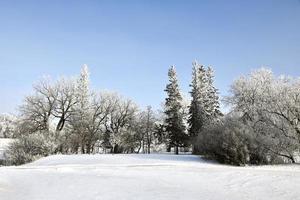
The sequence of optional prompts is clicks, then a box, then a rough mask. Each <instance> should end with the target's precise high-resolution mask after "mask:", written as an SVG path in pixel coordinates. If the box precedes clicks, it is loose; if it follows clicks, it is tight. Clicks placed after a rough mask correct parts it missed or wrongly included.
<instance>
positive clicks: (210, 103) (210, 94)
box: [205, 67, 221, 121]
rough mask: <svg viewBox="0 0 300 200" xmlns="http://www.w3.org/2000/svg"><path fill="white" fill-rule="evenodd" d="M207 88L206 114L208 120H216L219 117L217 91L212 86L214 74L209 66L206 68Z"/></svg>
mask: <svg viewBox="0 0 300 200" xmlns="http://www.w3.org/2000/svg"><path fill="white" fill-rule="evenodd" d="M206 79H207V89H206V100H205V104H206V115H207V118H208V119H209V120H210V121H216V120H218V119H219V117H220V115H221V112H220V103H219V97H218V91H217V89H216V88H215V87H214V80H213V79H214V75H213V70H212V68H211V67H208V69H207V70H206Z"/></svg>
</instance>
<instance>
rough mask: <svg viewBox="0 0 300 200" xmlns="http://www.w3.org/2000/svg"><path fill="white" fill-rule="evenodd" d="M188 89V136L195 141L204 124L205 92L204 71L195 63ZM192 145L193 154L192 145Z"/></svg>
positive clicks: (205, 79)
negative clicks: (189, 95)
mask: <svg viewBox="0 0 300 200" xmlns="http://www.w3.org/2000/svg"><path fill="white" fill-rule="evenodd" d="M190 87H191V88H192V90H191V92H190V94H191V97H192V100H191V105H190V108H189V115H190V116H189V119H188V124H189V136H190V140H191V141H195V138H196V137H197V136H198V134H199V133H200V131H201V129H202V127H203V125H204V123H205V118H206V105H205V100H206V91H207V78H206V71H205V69H204V67H203V66H202V65H199V64H198V63H197V62H196V61H195V62H193V72H192V82H191V84H190ZM192 143H193V142H192ZM192 145H193V152H194V151H195V150H194V144H192Z"/></svg>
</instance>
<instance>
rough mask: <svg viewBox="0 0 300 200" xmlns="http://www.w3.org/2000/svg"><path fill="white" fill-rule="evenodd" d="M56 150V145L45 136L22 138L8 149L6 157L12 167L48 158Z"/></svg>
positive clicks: (31, 135) (33, 135) (37, 135)
mask: <svg viewBox="0 0 300 200" xmlns="http://www.w3.org/2000/svg"><path fill="white" fill-rule="evenodd" d="M53 150H54V143H52V142H51V140H49V138H47V137H45V136H44V135H43V134H37V133H35V134H30V135H26V136H21V137H20V138H18V139H17V140H16V141H14V142H13V143H12V144H11V145H10V146H9V148H8V151H7V154H6V157H7V162H8V163H9V164H11V165H21V164H25V163H28V162H31V161H33V160H36V159H37V158H40V157H43V156H48V155H49V154H51V153H52V152H53Z"/></svg>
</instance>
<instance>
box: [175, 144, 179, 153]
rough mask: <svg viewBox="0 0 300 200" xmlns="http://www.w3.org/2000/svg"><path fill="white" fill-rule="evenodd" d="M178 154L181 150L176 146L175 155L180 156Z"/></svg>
mask: <svg viewBox="0 0 300 200" xmlns="http://www.w3.org/2000/svg"><path fill="white" fill-rule="evenodd" d="M178 153H179V148H178V146H175V154H176V155H178Z"/></svg>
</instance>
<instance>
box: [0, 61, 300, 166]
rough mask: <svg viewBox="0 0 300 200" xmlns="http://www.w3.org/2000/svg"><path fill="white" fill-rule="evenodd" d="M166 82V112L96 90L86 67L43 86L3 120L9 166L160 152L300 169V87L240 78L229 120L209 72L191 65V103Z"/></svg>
mask: <svg viewBox="0 0 300 200" xmlns="http://www.w3.org/2000/svg"><path fill="white" fill-rule="evenodd" d="M168 76H169V82H168V84H167V86H166V89H165V92H166V95H167V97H166V99H165V104H164V106H163V111H162V112H159V111H153V110H152V109H151V107H150V106H148V107H147V108H146V109H145V110H142V109H140V108H139V107H138V106H137V104H135V103H134V102H133V101H132V100H130V99H127V98H124V97H122V96H120V95H118V94H116V93H110V92H95V91H93V90H91V89H90V86H89V85H90V84H89V72H88V68H87V66H84V67H83V68H82V70H81V73H80V75H79V76H78V77H77V78H61V79H59V80H57V81H51V80H48V79H44V80H42V81H40V82H38V83H37V84H35V85H34V87H33V89H34V92H33V94H31V95H29V96H27V97H26V98H25V100H24V102H23V104H22V105H21V106H20V108H19V111H20V112H19V115H18V116H17V117H16V118H14V120H10V119H11V118H7V117H6V118H5V119H6V122H7V121H9V123H6V127H7V130H10V131H6V132H5V135H10V136H11V137H14V138H17V139H16V140H15V142H14V143H13V144H12V145H11V146H10V149H9V151H8V153H7V157H8V162H9V164H23V163H26V162H30V161H32V160H34V159H36V158H38V157H41V156H47V155H51V154H57V153H61V154H77V153H81V154H85V153H86V154H90V153H151V152H162V151H169V152H170V151H173V152H174V153H175V154H178V153H179V152H180V151H190V152H192V153H194V154H199V155H203V156H205V157H208V158H211V159H215V160H218V161H220V162H222V163H228V164H233V165H245V164H273V163H286V162H296V161H297V159H296V158H297V155H298V152H299V137H300V125H299V120H300V80H299V79H294V78H291V77H283V76H280V77H276V76H274V75H273V73H272V72H271V71H270V70H267V69H260V70H257V71H254V72H252V73H251V74H250V75H248V76H243V77H240V78H239V79H237V80H236V81H235V82H234V83H233V84H232V86H231V89H230V95H228V96H227V97H224V98H223V101H224V103H226V104H227V106H229V107H230V108H231V110H230V112H229V113H227V114H225V115H224V114H223V113H221V111H220V99H219V96H218V91H217V89H216V88H215V87H214V75H213V70H212V68H210V67H204V66H202V65H200V64H198V63H197V62H194V63H193V64H192V80H191V84H190V96H191V98H190V99H184V98H183V96H182V93H181V91H180V87H179V83H178V79H177V75H176V71H175V67H173V66H172V67H171V68H170V69H169V72H168ZM2 124H3V123H2ZM11 124H13V125H11ZM0 125H1V123H0ZM0 130H1V127H0ZM3 130H4V129H3Z"/></svg>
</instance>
